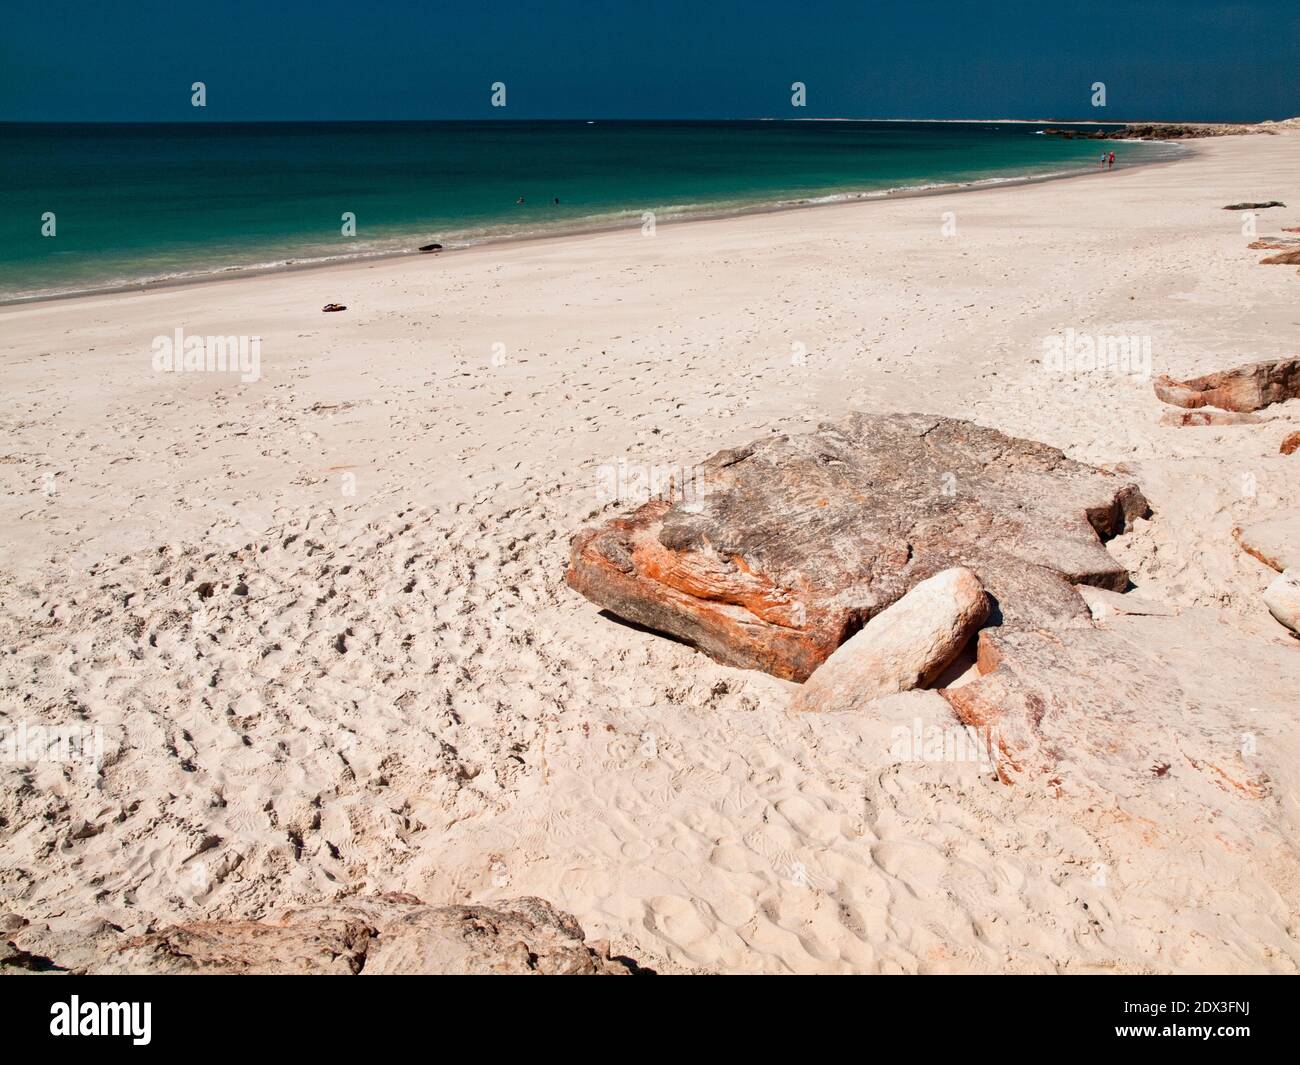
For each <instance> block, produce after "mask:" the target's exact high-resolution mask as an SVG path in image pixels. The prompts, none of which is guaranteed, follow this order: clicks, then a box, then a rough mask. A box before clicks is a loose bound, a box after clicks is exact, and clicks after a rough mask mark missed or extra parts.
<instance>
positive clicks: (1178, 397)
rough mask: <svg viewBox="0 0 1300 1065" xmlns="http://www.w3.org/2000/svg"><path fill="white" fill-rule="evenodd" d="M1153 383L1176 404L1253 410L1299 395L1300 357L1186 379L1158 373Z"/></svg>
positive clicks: (1168, 400)
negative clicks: (1158, 375) (1178, 379)
mask: <svg viewBox="0 0 1300 1065" xmlns="http://www.w3.org/2000/svg"><path fill="white" fill-rule="evenodd" d="M1153 384H1154V387H1155V392H1156V395H1157V396H1158V397H1159V398H1160V399H1162V400H1164V401H1165V402H1166V403H1172V404H1173V405H1174V406H1176V407H1189V408H1197V407H1220V408H1222V409H1223V410H1230V411H1254V410H1259V409H1260V408H1261V407H1267V406H1268V405H1269V404H1270V403H1281V402H1282V401H1284V400H1288V399H1294V398H1296V397H1297V396H1300V359H1277V360H1274V361H1272V362H1255V363H1251V364H1249V365H1247V366H1238V367H1236V368H1235V369H1232V370H1221V371H1219V372H1217V373H1211V374H1205V375H1204V376H1203V377H1193V378H1190V379H1188V380H1186V381H1175V380H1173V379H1172V378H1170V377H1166V376H1160V377H1157V378H1156V379H1155V381H1154V382H1153Z"/></svg>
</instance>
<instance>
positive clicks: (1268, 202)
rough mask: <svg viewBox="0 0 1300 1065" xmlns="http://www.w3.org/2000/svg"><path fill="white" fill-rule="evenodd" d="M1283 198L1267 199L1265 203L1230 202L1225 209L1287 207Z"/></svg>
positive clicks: (1263, 209) (1246, 209) (1250, 209)
mask: <svg viewBox="0 0 1300 1065" xmlns="http://www.w3.org/2000/svg"><path fill="white" fill-rule="evenodd" d="M1285 206H1286V204H1284V203H1283V202H1282V201H1281V200H1266V201H1265V202H1263V203H1230V204H1228V205H1227V206H1226V207H1224V208H1223V209H1224V210H1225V211H1267V210H1269V209H1270V208H1273V207H1285Z"/></svg>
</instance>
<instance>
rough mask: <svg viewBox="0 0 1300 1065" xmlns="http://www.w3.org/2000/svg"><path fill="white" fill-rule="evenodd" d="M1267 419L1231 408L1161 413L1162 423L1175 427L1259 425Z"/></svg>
mask: <svg viewBox="0 0 1300 1065" xmlns="http://www.w3.org/2000/svg"><path fill="white" fill-rule="evenodd" d="M1266 420H1267V419H1265V418H1261V417H1260V416H1259V415H1258V414H1241V413H1238V412H1237V411H1230V410H1167V411H1165V413H1164V414H1162V415H1160V424H1161V425H1170V426H1174V427H1175V428H1179V427H1183V426H1188V425H1201V426H1204V425H1259V424H1260V423H1261V422H1264V421H1266Z"/></svg>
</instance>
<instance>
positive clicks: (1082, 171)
mask: <svg viewBox="0 0 1300 1065" xmlns="http://www.w3.org/2000/svg"><path fill="white" fill-rule="evenodd" d="M530 121H531V120H530ZM557 121H560V120H557ZM636 121H639V120H636ZM702 121H717V120H711V119H710V120H702ZM744 121H754V120H744ZM757 121H762V120H757ZM782 121H784V120H782ZM792 121H799V122H806V121H835V122H839V121H864V122H867V121H871V122H882V121H898V122H911V121H933V122H954V123H955V122H959V121H963V122H964V121H966V120H958V119H933V120H923V119H916V120H914V119H794V120H792ZM995 121H1000V120H989V122H990V123H993V122H995ZM1009 121H1014V120H1009ZM1023 121H1024V123H1025V124H1027V125H1037V124H1041V123H1031V122H1028V121H1027V120H1023ZM149 124H153V123H149ZM1058 124H1061V125H1066V124H1072V125H1083V124H1084V123H1058ZM1089 124H1091V125H1102V126H1111V125H1122V123H1115V122H1099V123H1089ZM1118 143H1124V142H1123V141H1120V142H1118ZM1148 143H1149V142H1148ZM1167 143H1169V144H1172V145H1176V146H1177V147H1179V148H1180V149H1181V153H1180V154H1179V155H1177V156H1174V157H1172V158H1166V159H1153V160H1147V161H1143V162H1137V163H1121V164H1119V166H1117V168H1116V169H1119V170H1137V169H1143V168H1148V167H1156V166H1169V165H1172V164H1175V163H1179V162H1183V161H1184V160H1186V159H1187V158H1188V157H1189V156H1190V155H1192V154H1194V152H1195V149H1194V148H1193V147H1192V146H1191V145H1189V144H1185V143H1182V142H1180V141H1169V142H1167ZM1097 174H1098V170H1097V169H1096V168H1092V167H1079V168H1077V169H1072V170H1069V171H1064V172H1052V173H1049V174H1034V175H1024V176H1020V177H1008V178H989V179H977V180H975V181H970V182H950V183H946V184H940V185H935V186H932V187H925V188H903V189H887V190H881V191H878V192H863V193H859V194H844V195H838V196H837V195H831V196H826V197H818V198H815V199H813V198H810V199H802V200H797V201H778V202H769V203H759V204H752V205H748V206H743V207H736V208H732V209H718V210H710V209H704V210H701V211H698V212H692V213H690V214H688V215H685V216H679V217H671V216H664V217H661V218H659V219H658V220H657V223H656V224H657V225H659V226H674V227H675V226H678V225H684V224H690V223H693V222H707V221H718V220H722V219H728V218H742V217H746V216H750V215H765V214H778V213H784V212H786V211H801V210H811V209H815V208H819V207H842V206H849V205H853V204H867V203H882V202H888V201H891V200H900V199H912V198H916V197H922V196H946V195H952V194H955V193H964V192H979V191H987V190H990V189H1002V188H1015V187H1019V186H1024V185H1039V184H1043V183H1045V182H1049V181H1068V180H1078V179H1080V178H1086V177H1095V176H1097ZM639 225H640V222H639V221H636V222H631V223H627V224H614V223H609V224H604V225H601V224H593V223H589V224H581V223H578V224H575V225H574V226H572V227H569V228H557V229H555V230H552V231H548V232H545V233H526V234H503V235H501V236H489V237H484V238H482V239H480V240H475V241H474V242H472V243H467V244H464V245H462V246H460V247H445V248H444V249H443V250H442V251H440V252H437V253H423V252H420V251H419V250H418V249H417V248H405V249H392V250H388V249H382V250H377V251H374V252H359V253H356V254H353V255H347V256H332V257H329V258H317V259H310V260H305V261H301V262H285V263H275V264H266V265H251V266H233V267H226V268H221V269H216V270H213V271H210V272H206V273H196V274H193V275H189V276H183V277H168V278H162V279H159V280H156V281H147V280H146V281H133V282H126V283H121V284H114V285H104V286H96V287H92V288H85V289H77V290H71V291H67V292H56V293H38V294H35V295H30V296H13V297H0V309H3V308H13V307H32V306H37V305H40V304H46V303H54V302H65V301H68V300H79V299H91V298H94V297H98V296H112V295H120V294H123V293H131V292H137V293H145V292H156V291H163V290H167V289H175V288H188V287H190V286H193V285H206V284H215V283H220V282H223V281H239V280H244V279H247V278H250V277H263V276H266V277H270V276H275V275H279V274H287V273H301V272H306V271H314V270H319V271H326V270H330V269H338V268H344V267H349V266H356V265H358V264H361V263H380V262H385V261H390V260H394V259H405V258H409V257H412V256H421V255H429V256H430V257H433V256H434V255H437V256H446V255H454V254H456V253H457V252H465V251H472V250H474V249H477V248H486V247H510V246H517V245H529V244H537V243H544V242H548V241H562V240H569V239H574V238H579V237H587V236H594V235H598V234H602V233H618V232H624V231H628V230H631V229H635V228H637V227H638V226H639ZM422 239H424V237H421V236H418V235H412V237H411V240H412V242H413V243H414V242H416V241H417V240H422Z"/></svg>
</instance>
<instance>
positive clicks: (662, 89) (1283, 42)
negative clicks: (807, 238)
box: [0, 0, 1300, 121]
mask: <svg viewBox="0 0 1300 1065" xmlns="http://www.w3.org/2000/svg"><path fill="white" fill-rule="evenodd" d="M0 20H2V23H3V32H2V33H0V120H37V121H40V120H51V121H55V120H57V121H64V120H66V121H149V120H158V121H163V120H183V121H222V120H226V121H232V120H245V119H249V120H253V119H369V118H388V119H401V118H565V117H573V118H744V117H766V116H775V117H805V118H813V117H898V118H904V117H914V118H965V117H970V118H1002V117H1007V118H1043V117H1049V118H1084V119H1102V120H1112V121H1114V120H1122V119H1127V118H1133V119H1141V118H1153V119H1205V120H1234V119H1240V120H1248V119H1261V118H1282V117H1287V116H1291V115H1296V114H1300V0H1262V2H1256V3H1205V2H1202V0H1149V2H1123V0H1115V2H1111V3H1096V2H1084V0H1033V2H1021V0H1012V2H1007V3H998V2H996V0H989V2H981V0H881V2H872V0H858V2H855V3H848V2H844V3H840V2H831V3H817V2H815V0H810V2H808V3H800V2H799V0H750V2H749V3H732V2H726V0H668V2H662V3H655V2H653V0H648V2H646V3H636V2H634V0H592V2H588V0H568V2H565V0H556V2H552V3H540V2H539V3H523V2H512V0H459V2H457V3H443V2H439V0H424V2H414V0H395V2H384V0H371V2H368V3H356V2H350V3H344V2H340V0H312V2H310V3H306V2H300V0H256V2H254V0H245V2H231V3H221V2H190V0H127V2H124V3H120V4H119V3H112V2H107V0H96V2H86V0H82V2H65V0H4V4H3V8H2V9H0ZM498 80H500V81H504V82H505V83H506V85H507V93H508V97H507V99H508V103H509V106H508V107H507V108H506V109H504V110H497V109H493V108H491V107H490V106H489V86H490V85H491V83H492V82H493V81H498ZM194 81H203V82H205V83H206V84H207V88H208V107H207V108H206V110H204V111H202V112H199V111H197V110H196V109H194V108H191V107H190V102H189V96H190V85H191V83H192V82H194ZM793 81H803V82H805V83H806V84H807V86H808V106H807V108H805V109H803V110H796V109H792V108H791V107H790V83H791V82H793ZM1094 81H1104V82H1105V83H1106V86H1107V96H1108V106H1107V107H1106V108H1105V109H1104V110H1101V109H1094V108H1092V107H1091V106H1090V105H1089V95H1090V91H1091V90H1090V86H1091V85H1092V83H1093V82H1094Z"/></svg>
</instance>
